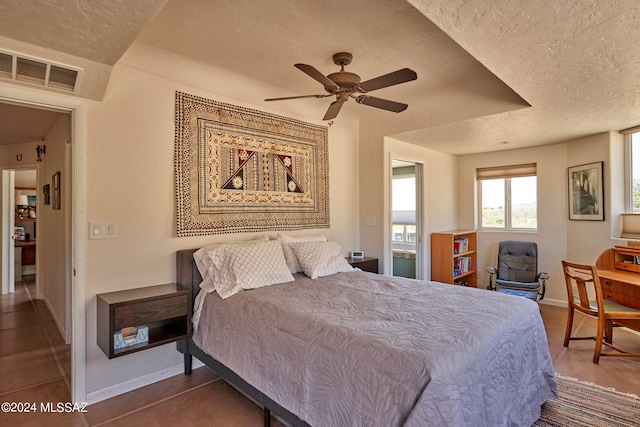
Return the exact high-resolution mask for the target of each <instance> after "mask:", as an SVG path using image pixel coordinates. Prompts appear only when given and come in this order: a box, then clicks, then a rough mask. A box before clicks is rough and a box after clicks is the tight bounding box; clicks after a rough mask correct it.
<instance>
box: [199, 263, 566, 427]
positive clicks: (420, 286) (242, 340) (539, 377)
mask: <svg viewBox="0 0 640 427" xmlns="http://www.w3.org/2000/svg"><path fill="white" fill-rule="evenodd" d="M193 339H194V341H195V343H196V344H197V345H198V346H199V347H200V348H202V349H203V350H205V351H206V352H207V353H209V354H210V355H212V356H213V357H214V358H216V359H218V360H219V361H220V362H222V363H224V364H225V365H227V366H228V367H229V368H231V369H232V370H234V371H235V372H236V373H237V374H239V375H240V376H242V377H243V378H244V379H245V380H246V381H247V382H249V383H250V384H252V385H253V386H254V387H256V388H257V389H259V390H260V391H262V392H263V393H265V394H267V395H268V396H270V397H271V398H273V399H274V400H275V401H277V402H278V403H279V404H281V405H282V406H283V407H285V408H286V409H288V410H289V411H291V412H293V413H294V414H296V415H297V416H298V417H299V418H301V419H302V420H305V421H306V422H308V423H309V424H311V425H313V426H399V425H407V426H474V427H477V426H492V427H493V426H530V425H531V424H532V423H533V422H534V421H535V420H537V419H538V418H539V416H540V405H541V404H542V403H543V402H544V401H546V400H547V399H548V398H551V397H554V396H557V392H556V383H555V374H554V370H553V366H552V364H551V358H550V356H549V350H548V347H547V339H546V334H545V330H544V326H543V324H542V319H541V317H540V313H539V309H538V306H537V304H536V303H534V302H533V301H531V300H528V299H526V298H520V297H514V296H510V295H503V294H499V293H497V292H489V291H485V290H479V289H470V288H463V287H458V286H452V285H444V284H440V283H436V282H427V281H414V280H409V279H402V278H391V277H387V276H381V275H376V274H371V273H365V272H359V271H358V272H351V273H340V274H336V275H333V276H328V277H323V278H320V279H315V280H311V279H308V278H306V277H304V276H302V275H300V274H297V275H296V281H295V282H292V283H289V284H282V285H273V286H269V287H266V288H260V289H254V290H251V291H243V292H240V293H239V294H236V295H234V296H232V297H230V298H228V299H226V300H222V299H221V298H219V297H218V296H217V295H216V294H215V293H211V294H208V295H207V297H206V300H205V303H204V308H203V311H202V316H201V319H200V327H199V331H198V332H197V333H196V334H195V335H194V337H193Z"/></svg>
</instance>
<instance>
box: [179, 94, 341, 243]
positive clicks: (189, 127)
mask: <svg viewBox="0 0 640 427" xmlns="http://www.w3.org/2000/svg"><path fill="white" fill-rule="evenodd" d="M175 108H176V136H175V174H176V202H177V234H178V236H198V235H206V234H221V233H237V232H249V231H268V230H296V229H304V228H327V227H329V153H328V135H327V133H328V132H327V128H326V127H325V126H318V125H313V124H309V123H305V122H302V121H299V120H295V119H291V118H287V117H282V116H277V115H273V114H269V113H265V112H261V111H257V110H252V109H249V108H244V107H239V106H234V105H231V104H226V103H222V102H217V101H214V100H210V99H205V98H201V97H197V96H193V95H189V94H186V93H182V92H176V106H175Z"/></svg>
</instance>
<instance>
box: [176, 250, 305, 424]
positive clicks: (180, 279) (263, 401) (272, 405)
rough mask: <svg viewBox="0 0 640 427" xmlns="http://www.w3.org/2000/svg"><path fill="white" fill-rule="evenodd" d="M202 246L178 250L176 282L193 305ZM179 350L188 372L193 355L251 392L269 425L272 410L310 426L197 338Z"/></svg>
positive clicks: (183, 343) (287, 419)
mask: <svg viewBox="0 0 640 427" xmlns="http://www.w3.org/2000/svg"><path fill="white" fill-rule="evenodd" d="M197 250H198V249H187V250H182V251H178V252H177V256H176V283H177V284H178V285H181V286H183V287H185V288H187V289H191V307H192V308H193V301H195V298H196V296H197V295H198V292H199V291H200V283H201V282H202V276H201V275H200V272H199V271H198V268H197V267H196V262H195V260H194V259H193V253H194V252H195V251H197ZM192 312H193V310H190V312H189V317H191V315H192ZM177 345H178V351H179V352H180V353H183V354H184V374H185V375H190V374H191V365H192V360H193V357H194V356H195V357H196V358H197V359H198V360H200V361H201V362H202V363H204V364H205V365H206V366H208V367H209V368H210V369H211V370H213V371H214V372H215V373H217V374H218V375H220V377H221V378H222V379H224V380H225V381H226V382H228V383H229V384H231V385H232V386H234V387H236V388H237V389H238V390H240V391H241V392H243V393H244V394H246V395H247V396H249V397H250V398H251V399H252V400H254V401H255V402H256V403H257V404H258V405H261V406H262V408H263V411H264V425H265V427H268V426H270V425H271V413H272V412H273V414H274V415H276V416H277V417H279V418H280V419H281V420H282V421H284V422H286V423H287V424H290V425H292V426H295V427H298V426H299V427H309V424H307V423H306V422H305V421H302V420H301V419H300V418H298V417H297V416H296V415H295V414H293V413H291V412H289V411H288V410H286V409H285V408H283V407H282V406H280V405H279V404H278V403H277V402H275V401H274V400H273V399H271V398H270V397H269V396H267V395H265V394H264V393H262V392H261V391H260V390H258V389H256V388H255V387H253V386H252V385H251V384H249V383H248V382H246V381H245V380H244V379H242V378H241V377H240V376H239V375H238V374H236V373H235V372H233V371H232V370H231V369H229V368H228V367H226V366H225V365H224V364H223V363H221V362H219V361H218V360H216V359H214V358H213V357H211V356H209V355H208V354H207V353H205V352H204V351H203V350H202V349H200V348H199V347H198V346H196V344H195V343H194V342H193V340H192V339H191V337H189V339H187V340H183V341H178V344H177Z"/></svg>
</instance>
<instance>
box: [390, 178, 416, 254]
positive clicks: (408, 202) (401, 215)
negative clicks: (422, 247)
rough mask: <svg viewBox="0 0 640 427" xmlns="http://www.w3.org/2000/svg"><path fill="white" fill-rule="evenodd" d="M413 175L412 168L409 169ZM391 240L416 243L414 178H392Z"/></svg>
mask: <svg viewBox="0 0 640 427" xmlns="http://www.w3.org/2000/svg"><path fill="white" fill-rule="evenodd" d="M411 171H412V173H413V174H415V172H413V168H411ZM391 184H392V187H391V196H392V201H391V203H392V216H393V218H392V222H393V225H392V227H393V230H392V233H393V234H392V239H393V242H394V243H409V244H412V245H415V243H416V235H417V233H416V197H415V194H416V177H415V175H399V176H394V177H393V180H392V182H391Z"/></svg>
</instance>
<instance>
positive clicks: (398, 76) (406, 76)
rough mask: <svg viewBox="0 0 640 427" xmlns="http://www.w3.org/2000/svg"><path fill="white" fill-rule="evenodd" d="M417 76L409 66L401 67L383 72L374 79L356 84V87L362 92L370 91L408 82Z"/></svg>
mask: <svg viewBox="0 0 640 427" xmlns="http://www.w3.org/2000/svg"><path fill="white" fill-rule="evenodd" d="M417 78H418V75H417V74H416V72H415V71H413V70H411V69H409V68H403V69H402V70H398V71H394V72H393V73H389V74H385V75H383V76H380V77H376V78H375V79H371V80H367V81H366V82H362V83H360V84H359V85H358V89H359V90H361V91H362V92H370V91H372V90H376V89H382V88H383V87H389V86H393V85H397V84H400V83H405V82H410V81H411V80H415V79H417Z"/></svg>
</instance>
